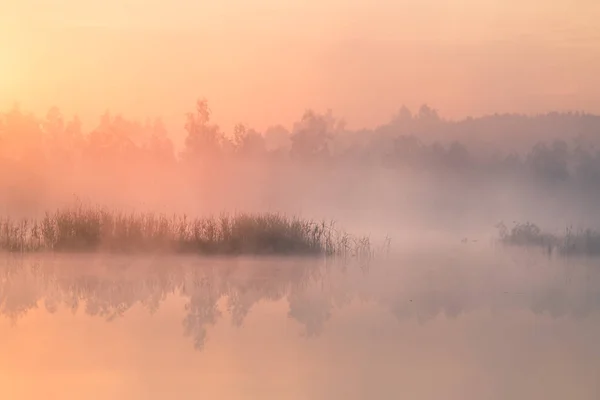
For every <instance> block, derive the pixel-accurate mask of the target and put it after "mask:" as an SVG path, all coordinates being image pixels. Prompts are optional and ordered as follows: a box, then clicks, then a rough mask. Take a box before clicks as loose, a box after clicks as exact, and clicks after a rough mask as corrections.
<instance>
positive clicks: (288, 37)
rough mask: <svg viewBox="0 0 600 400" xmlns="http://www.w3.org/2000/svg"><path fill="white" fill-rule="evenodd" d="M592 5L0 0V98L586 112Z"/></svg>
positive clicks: (277, 112)
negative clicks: (423, 105)
mask: <svg viewBox="0 0 600 400" xmlns="http://www.w3.org/2000/svg"><path fill="white" fill-rule="evenodd" d="M599 20H600V2H598V1H596V0H574V1H570V0H555V1H553V2H548V1H546V0H519V1H517V0H397V1H392V0H344V1H343V0H318V1H317V0H291V1H286V2H282V1H276V0H254V1H250V0H225V1H221V2H204V1H202V2H200V1H192V0H172V1H171V2H166V1H159V0H151V1H148V0H144V1H142V0H105V1H102V2H99V1H93V2H92V1H88V0H20V1H19V2H16V1H11V0H0V35H1V36H0V106H1V107H7V106H9V105H10V104H12V103H13V102H14V101H19V102H20V103H21V105H22V106H23V107H24V108H27V109H31V110H34V111H36V112H44V111H45V110H47V109H48V108H49V107H50V106H52V105H57V106H59V107H61V108H62V109H63V110H64V111H65V113H67V114H71V113H78V114H79V115H81V117H82V118H83V119H84V121H90V120H91V121H95V119H96V118H97V116H98V115H99V114H101V113H102V112H103V111H104V110H105V109H107V108H108V109H110V110H111V111H115V112H123V113H124V114H126V115H128V116H132V117H136V118H145V117H148V116H150V117H152V116H162V117H163V118H164V119H165V120H166V121H167V122H168V123H169V124H175V126H180V125H181V122H182V120H183V114H184V113H185V112H187V111H189V110H191V109H192V107H193V104H194V100H195V99H196V97H198V96H205V97H206V98H207V99H208V100H209V103H210V104H211V107H212V108H213V111H214V115H215V119H216V120H217V122H219V123H220V124H221V125H222V126H223V127H225V128H226V129H230V127H231V126H232V125H233V124H234V123H235V122H245V123H248V124H250V125H252V126H254V127H257V128H259V129H263V128H265V127H266V126H268V125H270V124H274V123H284V124H288V125H289V124H290V123H291V122H293V121H294V120H296V119H297V118H298V117H299V116H300V115H301V114H302V111H303V110H304V109H305V108H307V107H313V108H316V109H318V110H325V109H326V108H332V109H333V111H334V114H335V115H338V116H340V117H343V118H345V119H346V120H347V122H348V125H349V126H351V127H356V126H372V125H375V124H377V123H380V122H383V121H385V120H386V119H387V118H389V117H390V115H391V114H393V113H394V111H395V110H397V109H398V108H399V107H400V106H401V105H402V104H406V105H408V106H409V107H411V108H413V109H414V108H416V107H418V106H419V105H420V104H421V103H424V102H427V103H429V104H431V105H432V106H434V107H436V108H438V109H439V110H440V111H441V113H442V114H443V115H445V116H449V117H461V116H464V115H467V114H471V115H479V114H483V113H490V112H496V111H498V112H505V111H516V112H526V113H533V112H540V111H547V110H572V109H583V110H587V111H592V112H600V79H598V78H596V77H595V75H597V71H599V70H600V24H598V23H597V21H599Z"/></svg>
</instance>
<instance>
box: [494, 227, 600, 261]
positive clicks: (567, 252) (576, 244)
mask: <svg viewBox="0 0 600 400" xmlns="http://www.w3.org/2000/svg"><path fill="white" fill-rule="evenodd" d="M496 228H497V229H498V232H499V236H500V243H502V244H504V245H508V246H520V247H538V248H542V249H544V250H545V251H546V252H548V254H552V253H553V252H556V253H557V254H559V255H562V256H591V257H597V256H600V232H598V231H596V230H593V229H580V230H577V231H574V230H573V228H571V227H569V228H566V229H565V232H564V233H563V234H559V235H556V234H552V233H547V232H544V231H542V229H541V228H540V227H538V226H537V225H536V224H533V223H531V222H525V223H517V224H515V225H514V226H513V227H512V228H511V229H508V228H507V227H506V226H505V225H504V224H502V223H500V224H498V225H497V226H496Z"/></svg>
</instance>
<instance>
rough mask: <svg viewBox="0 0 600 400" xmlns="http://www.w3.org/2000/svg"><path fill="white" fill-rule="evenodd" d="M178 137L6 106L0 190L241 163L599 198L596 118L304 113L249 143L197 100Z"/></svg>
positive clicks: (246, 132) (240, 128)
mask: <svg viewBox="0 0 600 400" xmlns="http://www.w3.org/2000/svg"><path fill="white" fill-rule="evenodd" d="M184 128H185V134H186V137H185V140H184V144H183V146H182V148H181V149H176V147H175V146H174V144H173V140H172V136H171V135H170V134H169V132H168V131H167V129H166V128H165V125H164V124H163V123H162V122H161V121H160V120H155V121H152V122H146V123H140V122H136V121H132V120H129V119H127V118H125V117H123V116H120V115H110V114H108V113H107V114H105V115H103V116H102V117H101V118H100V121H99V123H98V124H97V125H96V126H95V127H94V128H93V129H91V130H90V131H88V132H83V131H82V125H81V123H80V121H79V120H78V118H76V117H73V118H66V117H65V116H63V115H62V113H61V112H60V111H59V110H58V109H57V108H52V109H51V110H50V111H49V112H48V113H47V114H46V115H45V116H44V117H38V116H35V115H33V114H31V113H27V112H25V111H23V110H21V109H19V108H18V107H14V108H12V109H10V110H8V111H6V112H3V113H1V114H0V171H2V172H0V187H2V188H4V189H9V188H11V187H21V186H22V183H19V182H25V181H26V182H28V183H27V185H28V186H31V185H32V182H34V181H35V180H36V179H42V178H39V176H40V174H41V175H44V176H45V178H44V179H45V180H46V186H48V185H51V184H52V183H48V179H50V178H52V176H53V174H54V176H55V177H56V178H57V180H59V179H60V180H63V181H64V180H65V179H67V178H68V177H69V176H70V175H71V174H75V173H77V174H79V175H80V176H81V175H82V174H84V172H85V171H88V173H87V176H86V177H85V181H87V182H91V181H95V180H96V179H101V177H100V175H101V172H103V173H104V178H105V179H112V178H111V177H115V176H119V177H121V176H126V175H127V174H128V173H129V174H130V175H131V173H130V172H131V171H133V170H135V171H137V172H136V173H138V174H139V173H140V172H141V175H146V176H148V175H151V174H158V175H160V174H161V173H162V172H161V171H166V170H170V171H182V170H181V168H184V169H185V170H188V171H199V172H201V171H204V172H205V173H206V174H214V173H217V172H219V173H220V172H222V171H229V172H230V175H231V172H232V171H234V170H233V169H227V165H240V163H242V164H243V165H250V164H254V165H260V166H261V167H264V168H266V169H272V170H279V169H280V168H279V167H278V166H279V165H281V164H285V165H287V166H290V165H291V166H294V165H301V166H307V165H311V168H313V169H311V171H327V170H331V169H333V170H335V169H336V168H343V167H344V166H345V167H347V170H348V171H358V170H368V169H369V168H370V167H377V168H383V169H387V170H391V171H394V170H402V171H409V172H411V173H413V172H417V173H418V172H419V171H423V172H426V173H432V174H433V175H439V176H443V174H454V175H455V176H460V177H471V178H474V179H479V180H481V181H487V182H488V183H489V182H490V181H493V180H497V179H505V180H507V181H513V180H514V179H519V181H521V182H523V181H524V180H525V181H529V182H531V181H532V180H533V181H535V182H536V184H541V185H550V187H552V185H557V184H558V185H560V184H563V183H566V184H567V186H568V187H569V188H571V187H578V188H579V189H585V190H590V189H592V190H593V191H594V192H595V191H596V190H597V189H600V116H595V115H589V114H585V113H549V114H543V115H536V116H525V115H513V114H510V115H490V116H484V117H479V118H467V119H463V120H459V121H450V120H446V119H444V118H443V117H441V116H440V115H439V114H438V112H437V111H436V110H435V109H433V108H431V107H429V106H427V105H424V106H422V107H421V108H420V109H419V110H418V111H416V112H411V111H410V110H408V109H407V108H405V107H403V108H401V109H400V110H399V111H398V113H397V114H396V115H394V116H393V118H391V119H390V121H388V122H387V123H385V124H383V125H381V126H378V127H376V128H374V129H362V130H350V129H347V128H346V127H345V125H344V123H343V121H342V120H340V119H337V118H335V117H334V115H333V114H332V113H331V112H325V113H319V112H315V111H311V110H308V111H306V112H304V114H303V115H302V116H301V118H300V119H299V120H298V121H297V122H296V123H294V124H293V126H291V127H290V128H285V127H283V126H274V127H271V128H269V129H266V131H264V132H258V131H256V130H254V129H252V128H250V127H246V126H244V125H241V124H240V125H237V126H236V127H235V128H234V130H233V132H229V133H226V132H223V130H222V129H221V128H220V127H219V126H218V125H217V124H216V123H214V122H213V121H212V119H211V112H210V108H209V105H208V103H207V101H205V100H198V101H197V103H196V105H195V109H194V110H193V111H192V112H190V113H188V114H187V116H186V120H185V126H184ZM269 166H276V167H273V168H270V167H269ZM303 168H304V167H303ZM314 168H316V169H314ZM89 171H92V172H89ZM177 173H179V172H177ZM115 179H116V178H115ZM157 179H158V178H157ZM461 179H463V178H461ZM573 185H574V186H573Z"/></svg>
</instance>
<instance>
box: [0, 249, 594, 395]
mask: <svg viewBox="0 0 600 400" xmlns="http://www.w3.org/2000/svg"><path fill="white" fill-rule="evenodd" d="M431 253H432V252H431V251H425V250H424V251H416V250H415V251H413V252H406V253H404V254H398V255H391V256H389V257H385V258H379V259H376V260H372V261H371V262H369V263H364V262H358V261H355V260H351V261H335V262H332V261H328V262H325V261H324V260H314V259H274V258H269V259H265V258H262V259H261V258H238V259H194V258H151V257H143V258H139V257H138V258H133V257H125V256H123V257H115V256H113V257H108V256H70V257H67V256H28V257H14V256H1V259H0V260H1V261H0V314H1V316H0V399H24V400H30V399H60V400H70V399H111V400H113V399H117V400H119V399H151V400H153V399H199V398H209V399H225V400H229V399H261V400H262V399H278V400H279V399H457V400H458V399H461V400H462V399H477V400H480V399H544V400H547V399H561V400H562V399H590V400H591V399H594V400H597V399H599V398H600V313H599V312H598V311H599V308H600V265H599V264H598V262H597V261H593V260H563V261H561V260H557V259H548V258H547V257H544V256H543V255H539V254H537V253H534V252H519V253H508V252H503V251H499V250H494V249H483V248H482V249H479V250H477V249H474V248H471V247H468V246H467V247H465V246H462V247H459V246H457V247H456V248H449V249H443V250H440V251H437V252H436V255H432V254H431Z"/></svg>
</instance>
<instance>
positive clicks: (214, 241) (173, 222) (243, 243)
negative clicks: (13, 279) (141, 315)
mask: <svg viewBox="0 0 600 400" xmlns="http://www.w3.org/2000/svg"><path fill="white" fill-rule="evenodd" d="M0 249H2V250H5V251H24V252H26V251H63V252H69V251H71V252H78V251H80V252H86V251H107V252H153V251H154V252H156V251H158V252H173V253H198V254H290V255H292V254H298V255H303V254H306V255H310V254H324V255H344V256H346V255H347V256H356V257H364V256H368V255H370V254H371V244H370V241H369V238H368V237H358V238H355V237H352V236H350V235H348V234H347V233H345V232H339V231H338V230H336V229H334V227H333V224H326V223H325V222H321V223H317V222H314V221H310V220H303V219H300V218H296V217H288V216H285V215H282V214H277V213H264V214H243V213H242V214H233V215H226V214H222V215H221V216H219V217H205V218H189V217H187V216H186V215H182V216H178V215H173V216H170V217H169V216H166V215H162V214H153V213H123V212H117V211H110V210H107V209H104V208H100V207H91V206H83V205H77V206H74V207H69V208H64V209H59V210H57V211H56V212H54V213H46V215H45V216H44V217H43V218H42V219H41V220H23V221H14V220H11V219H10V218H6V219H3V220H0Z"/></svg>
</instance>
